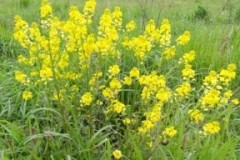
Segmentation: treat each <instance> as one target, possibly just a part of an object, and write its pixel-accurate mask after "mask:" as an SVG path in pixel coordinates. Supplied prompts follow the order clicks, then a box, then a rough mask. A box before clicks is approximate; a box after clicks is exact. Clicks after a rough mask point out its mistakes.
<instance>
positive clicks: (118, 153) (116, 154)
mask: <svg viewBox="0 0 240 160" xmlns="http://www.w3.org/2000/svg"><path fill="white" fill-rule="evenodd" d="M112 154H113V157H114V159H121V157H122V152H121V151H120V150H118V149H116V150H115V151H113V153H112Z"/></svg>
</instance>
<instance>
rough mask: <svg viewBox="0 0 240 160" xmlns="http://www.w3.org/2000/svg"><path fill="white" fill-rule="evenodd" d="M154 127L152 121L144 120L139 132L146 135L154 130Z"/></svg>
mask: <svg viewBox="0 0 240 160" xmlns="http://www.w3.org/2000/svg"><path fill="white" fill-rule="evenodd" d="M153 127H154V124H153V122H152V121H150V120H144V121H142V126H141V127H139V128H138V131H139V132H140V133H141V134H145V133H146V132H148V131H149V130H150V129H152V128H153Z"/></svg>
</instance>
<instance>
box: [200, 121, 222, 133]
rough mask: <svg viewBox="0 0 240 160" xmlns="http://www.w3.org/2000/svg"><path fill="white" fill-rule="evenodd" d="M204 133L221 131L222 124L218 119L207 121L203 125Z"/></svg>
mask: <svg viewBox="0 0 240 160" xmlns="http://www.w3.org/2000/svg"><path fill="white" fill-rule="evenodd" d="M203 131H204V134H216V133H218V132H219V131H220V124H219V122H217V121H214V122H210V123H207V124H205V125H204V126H203Z"/></svg>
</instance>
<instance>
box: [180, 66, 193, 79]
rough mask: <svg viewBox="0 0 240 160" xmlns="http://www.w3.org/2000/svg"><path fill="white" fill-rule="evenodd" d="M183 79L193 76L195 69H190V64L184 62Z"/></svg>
mask: <svg viewBox="0 0 240 160" xmlns="http://www.w3.org/2000/svg"><path fill="white" fill-rule="evenodd" d="M182 76H183V79H186V80H189V79H192V78H194V76H195V71H194V70H193V69H192V65H190V64H186V65H185V68H184V69H183V70H182Z"/></svg>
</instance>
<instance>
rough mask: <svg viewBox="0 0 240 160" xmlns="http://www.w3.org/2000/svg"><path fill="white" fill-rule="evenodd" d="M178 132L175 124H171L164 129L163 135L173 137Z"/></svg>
mask: <svg viewBox="0 0 240 160" xmlns="http://www.w3.org/2000/svg"><path fill="white" fill-rule="evenodd" d="M176 134H177V130H176V129H175V128H174V127H173V126H170V127H167V128H165V129H164V131H163V135H164V136H165V137H170V138H171V137H173V136H175V135H176Z"/></svg>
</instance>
